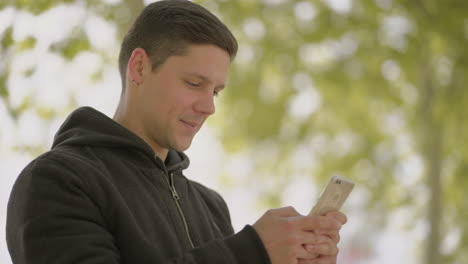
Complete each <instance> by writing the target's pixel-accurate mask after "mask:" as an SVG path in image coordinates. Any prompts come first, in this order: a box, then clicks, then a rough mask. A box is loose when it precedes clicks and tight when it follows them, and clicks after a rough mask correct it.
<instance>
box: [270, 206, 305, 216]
mask: <svg viewBox="0 0 468 264" xmlns="http://www.w3.org/2000/svg"><path fill="white" fill-rule="evenodd" d="M271 213H272V215H274V216H276V217H292V216H300V215H301V214H300V213H298V212H297V211H296V209H294V207H292V206H286V207H281V208H277V209H272V210H271Z"/></svg>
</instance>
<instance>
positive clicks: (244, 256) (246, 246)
mask: <svg viewBox="0 0 468 264" xmlns="http://www.w3.org/2000/svg"><path fill="white" fill-rule="evenodd" d="M225 242H226V245H227V246H228V247H229V248H230V249H231V250H232V253H233V255H234V257H235V259H236V261H237V263H239V264H246V263H252V264H270V263H271V262H270V257H269V256H268V252H267V251H266V249H265V246H264V245H263V242H262V240H261V239H260V237H259V236H258V234H257V231H255V229H254V228H253V227H252V226H250V225H246V226H245V227H244V228H243V229H242V230H241V231H240V232H238V233H236V234H234V235H232V236H230V237H228V238H227V239H226V240H225Z"/></svg>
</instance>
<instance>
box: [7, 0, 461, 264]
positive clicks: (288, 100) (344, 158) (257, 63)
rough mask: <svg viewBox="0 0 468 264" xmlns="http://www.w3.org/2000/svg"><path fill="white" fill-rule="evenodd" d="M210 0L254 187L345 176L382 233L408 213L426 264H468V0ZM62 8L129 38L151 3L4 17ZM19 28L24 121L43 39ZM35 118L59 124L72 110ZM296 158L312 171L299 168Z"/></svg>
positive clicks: (235, 141) (67, 53)
mask: <svg viewBox="0 0 468 264" xmlns="http://www.w3.org/2000/svg"><path fill="white" fill-rule="evenodd" d="M111 2H112V3H111ZM198 2H199V3H201V4H202V5H204V6H206V7H207V8H209V9H210V10H213V11H214V12H215V13H216V14H217V15H219V16H220V17H221V18H222V20H223V21H225V22H226V24H228V26H229V27H230V28H231V29H233V31H234V34H235V35H236V36H237V38H238V40H239V42H240V50H239V54H238V58H237V60H236V62H235V63H234V65H233V71H232V73H231V76H230V81H229V89H226V91H225V93H224V94H223V95H221V98H220V99H219V100H220V102H221V103H220V105H221V107H220V112H221V114H220V115H219V116H220V118H216V117H215V118H214V119H213V120H212V124H213V125H214V126H215V127H216V128H217V129H218V130H217V132H218V134H219V137H220V138H221V139H222V142H223V144H224V146H225V148H226V149H227V150H229V151H231V152H234V153H235V152H242V153H244V154H246V155H249V158H250V159H251V161H252V162H253V164H254V169H253V170H252V172H251V173H252V174H255V177H247V178H246V179H247V182H243V183H242V184H251V183H258V182H261V181H263V182H268V184H265V186H266V187H264V188H263V189H262V193H261V197H262V201H260V202H261V203H262V204H267V205H268V207H270V206H279V205H281V203H282V201H281V194H282V190H283V187H284V186H285V185H287V184H288V183H289V182H290V181H291V180H292V178H293V177H294V175H297V174H307V175H313V176H311V177H314V178H316V179H320V181H324V180H325V179H326V178H328V177H329V176H330V174H332V173H342V174H344V175H346V176H348V177H351V178H353V179H355V180H356V182H358V185H359V186H362V187H364V189H365V191H366V192H367V193H368V194H369V199H368V201H367V203H366V204H364V205H362V208H361V209H363V212H364V213H366V214H368V218H369V219H372V221H370V222H371V223H373V225H372V227H373V228H374V229H378V228H381V226H382V225H383V224H385V222H386V221H387V219H388V216H389V215H390V214H391V213H392V212H393V211H394V210H395V209H397V208H408V209H409V211H410V212H411V216H412V217H413V218H414V219H419V220H415V221H411V220H412V219H408V221H409V222H410V223H409V224H408V228H412V227H415V226H416V225H421V224H427V226H428V230H427V234H428V236H427V238H426V239H425V240H424V241H427V244H426V249H425V251H424V252H425V253H424V254H423V255H424V257H421V263H428V264H439V263H465V262H468V253H467V252H468V226H467V222H466V220H465V219H466V216H467V213H466V212H468V204H467V203H466V202H465V198H466V194H465V189H466V188H468V178H467V177H466V175H465V174H466V173H467V172H468V165H467V164H468V146H467V142H468V138H467V137H468V136H467V135H468V125H467V124H466V123H464V122H463V120H464V118H465V117H467V116H468V109H467V108H466V107H465V105H464V103H465V102H468V98H467V97H468V93H467V92H466V91H465V88H466V87H465V86H466V80H465V78H466V76H468V53H467V52H466V43H467V39H468V17H467V15H466V14H468V2H466V1H462V0H447V1H443V2H442V1H436V0H416V1H403V0H347V1H344V0H343V1H333V0H323V1H285V0H263V1H255V0H239V1H221V0H219V1H215V0H205V1H198ZM63 3H65V4H67V3H81V4H84V5H85V6H86V9H87V10H89V11H90V12H93V13H95V14H98V15H99V16H102V17H103V18H105V19H106V20H107V21H110V22H112V23H113V24H115V25H116V28H117V31H118V35H119V36H122V34H123V32H125V30H126V29H127V28H128V26H129V23H130V22H131V21H132V18H133V17H134V16H135V15H136V14H137V13H138V11H139V10H140V9H141V8H142V6H143V5H144V4H143V1H141V0H140V1H133V0H132V1H130V0H122V1H96V0H94V1H93V0H87V1H73V0H69V1H58V0H41V1H27V0H18V1H14V2H10V3H9V2H8V1H7V2H6V3H4V4H0V8H4V7H7V6H12V7H14V8H15V9H17V10H27V11H28V12H31V13H33V14H40V13H43V12H45V11H46V10H49V9H50V8H52V7H54V6H56V5H57V4H63ZM14 27H15V25H14V24H12V25H11V26H10V27H9V28H7V29H6V30H4V31H3V33H1V35H0V39H1V47H0V52H1V54H2V56H1V57H0V58H1V59H0V60H1V64H3V65H6V67H2V68H0V98H1V101H2V103H4V104H5V105H6V106H7V108H8V109H9V112H10V113H11V115H12V116H13V117H19V116H20V115H21V114H22V112H23V111H25V109H28V108H34V102H33V101H31V98H28V97H25V99H24V102H22V103H21V104H16V105H12V104H10V103H9V102H10V100H9V94H10V89H13V87H9V86H8V85H7V83H8V78H9V66H10V63H11V58H12V56H14V55H13V54H17V53H21V52H23V51H25V50H27V49H30V48H32V47H34V45H35V44H36V40H35V39H34V38H25V39H21V40H17V41H15V40H14V39H13V36H12V32H13V28H14ZM90 49H91V50H92V49H94V48H93V46H92V45H90V44H89V41H87V36H86V33H84V32H83V31H80V29H79V28H78V29H75V30H74V31H70V34H69V37H68V38H66V39H65V40H63V41H61V42H57V43H52V45H51V46H50V51H51V52H57V53H60V54H62V55H63V56H64V57H65V58H69V59H70V58H73V57H74V56H75V55H76V54H78V53H80V52H82V51H86V50H90ZM33 71H34V69H31V70H29V71H26V72H25V73H24V74H25V75H26V76H27V75H28V74H31V72H33ZM97 76H99V74H98V75H97ZM94 77H96V76H94ZM90 78H92V76H91V77H90ZM37 111H40V112H41V113H42V116H44V117H49V118H50V117H51V116H53V115H55V114H57V113H58V112H60V109H58V110H54V109H43V108H40V109H37ZM298 160H299V161H300V160H309V161H310V162H309V163H307V164H304V162H302V163H301V164H302V165H301V166H297V164H298ZM418 166H419V167H420V168H422V169H420V170H418V168H419V167H418ZM415 168H416V169H415ZM228 176H229V177H235V175H228ZM420 219H424V220H423V221H420ZM453 238H455V240H456V243H455V244H456V246H455V247H454V248H452V249H450V250H444V247H443V245H442V242H443V241H446V240H448V239H453ZM422 242H423V241H421V243H422Z"/></svg>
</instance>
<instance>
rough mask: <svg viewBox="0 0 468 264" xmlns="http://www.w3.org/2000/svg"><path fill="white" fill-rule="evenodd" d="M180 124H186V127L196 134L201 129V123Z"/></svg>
mask: <svg viewBox="0 0 468 264" xmlns="http://www.w3.org/2000/svg"><path fill="white" fill-rule="evenodd" d="M180 122H182V124H184V126H185V127H187V128H188V129H190V130H192V131H195V132H196V131H197V130H198V128H199V127H200V122H196V121H189V120H180Z"/></svg>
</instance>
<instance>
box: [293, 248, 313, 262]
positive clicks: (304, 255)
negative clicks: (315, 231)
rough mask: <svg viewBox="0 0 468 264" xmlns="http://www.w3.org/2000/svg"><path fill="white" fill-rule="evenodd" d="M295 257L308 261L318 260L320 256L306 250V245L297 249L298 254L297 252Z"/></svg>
mask: <svg viewBox="0 0 468 264" xmlns="http://www.w3.org/2000/svg"><path fill="white" fill-rule="evenodd" d="M295 256H296V258H297V259H304V260H306V259H314V258H317V257H318V256H319V254H316V253H314V252H311V251H308V250H306V248H305V245H300V247H299V248H297V252H296V255H295Z"/></svg>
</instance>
